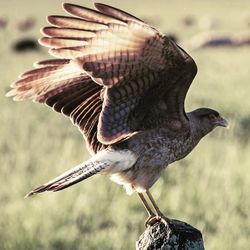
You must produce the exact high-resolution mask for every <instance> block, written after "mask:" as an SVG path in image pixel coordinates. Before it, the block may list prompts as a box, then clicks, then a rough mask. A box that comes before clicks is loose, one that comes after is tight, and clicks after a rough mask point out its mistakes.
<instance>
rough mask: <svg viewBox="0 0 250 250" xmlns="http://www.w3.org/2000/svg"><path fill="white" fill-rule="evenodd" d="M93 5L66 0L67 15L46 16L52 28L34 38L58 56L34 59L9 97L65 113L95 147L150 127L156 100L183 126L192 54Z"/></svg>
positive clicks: (122, 16)
mask: <svg viewBox="0 0 250 250" xmlns="http://www.w3.org/2000/svg"><path fill="white" fill-rule="evenodd" d="M95 6H96V8H97V10H92V9H89V8H86V7H81V6H78V5H75V4H68V3H65V4H64V5H63V8H64V10H65V11H66V12H67V13H69V14H70V15H71V16H69V17H65V16H56V15H53V16H49V17H48V21H49V23H50V24H51V25H52V26H49V27H45V28H43V29H42V33H43V35H44V37H42V38H41V39H40V40H39V42H40V43H41V44H42V45H44V46H47V47H49V48H50V50H49V53H50V54H51V55H53V56H54V57H56V58H58V59H53V60H51V59H50V60H45V61H41V62H38V63H36V64H35V68H36V69H34V70H31V71H28V72H26V73H24V74H22V75H21V76H20V79H19V80H18V81H16V82H15V83H14V84H12V87H13V90H11V91H10V92H9V93H8V94H7V95H8V96H14V99H15V100H24V99H32V100H34V101H37V102H41V103H46V104H48V105H49V106H51V107H52V108H53V109H54V110H55V111H57V112H61V113H63V114H65V115H67V116H69V117H70V119H71V120H72V122H73V123H74V124H75V125H77V126H78V127H79V129H80V130H81V132H82V133H83V135H84V136H85V138H86V141H87V143H88V145H89V146H90V149H91V150H92V151H94V152H96V150H99V149H101V148H103V147H106V146H105V145H110V144H112V143H115V142H118V141H120V140H122V139H124V138H126V137H128V136H130V135H131V134H132V133H133V132H135V131H138V130H140V129H142V128H143V129H147V124H149V123H147V121H149V120H150V118H152V116H148V115H147V114H152V113H153V112H148V110H149V109H150V110H151V109H152V110H153V108H152V107H156V106H157V103H159V102H164V103H165V105H166V106H167V109H166V110H167V119H168V120H170V121H171V119H177V120H179V121H180V122H181V123H182V124H185V123H187V120H186V117H185V111H184V99H185V96H186V93H187V90H188V88H189V86H190V84H191V82H192V79H193V77H194V76H195V73H196V65H195V63H194V62H193V61H192V60H191V57H190V56H189V55H188V54H187V53H186V52H185V51H183V50H182V49H181V48H179V47H178V46H177V45H176V44H175V43H174V42H172V41H171V40H169V39H168V37H166V36H164V35H163V34H162V33H160V32H159V31H157V30H156V29H154V28H152V27H150V26H149V25H147V24H146V23H144V22H143V21H142V20H140V19H138V18H136V17H134V16H132V15H131V14H129V13H126V12H124V11H122V10H119V9H117V8H114V7H111V6H108V5H104V4H100V3H96V4H95ZM151 120H152V119H151ZM142 124H145V125H142ZM154 125H155V126H156V123H154V122H152V121H150V126H154Z"/></svg>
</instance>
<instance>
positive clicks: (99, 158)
mask: <svg viewBox="0 0 250 250" xmlns="http://www.w3.org/2000/svg"><path fill="white" fill-rule="evenodd" d="M136 160H137V156H136V155H135V154H134V153H133V152H132V151H130V150H117V151H116V150H114V151H113V150H108V149H107V150H102V151H99V152H98V153H97V154H96V155H94V156H93V157H92V158H91V159H90V160H88V161H85V162H83V163H81V164H79V165H77V166H75V167H74V168H72V169H70V170H69V171H67V172H65V173H63V174H62V175H60V176H58V177H56V178H55V179H53V180H51V181H49V182H47V183H45V184H43V185H41V186H39V187H37V188H35V189H33V190H32V191H31V192H29V193H28V194H27V195H26V196H25V198H27V197H29V196H32V195H34V194H38V193H42V192H46V191H51V192H56V191H59V190H62V189H64V188H67V187H69V186H71V185H73V184H76V183H77V182H80V181H82V180H85V179H87V178H89V177H91V176H92V175H94V174H97V173H101V172H102V173H106V174H111V173H117V172H121V171H124V170H127V169H129V168H131V167H132V166H133V165H134V163H135V162H136Z"/></svg>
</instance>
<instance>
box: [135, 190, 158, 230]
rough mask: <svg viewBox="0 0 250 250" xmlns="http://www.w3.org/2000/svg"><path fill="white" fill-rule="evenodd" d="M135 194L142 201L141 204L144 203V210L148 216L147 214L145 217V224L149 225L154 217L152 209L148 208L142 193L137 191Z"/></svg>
mask: <svg viewBox="0 0 250 250" xmlns="http://www.w3.org/2000/svg"><path fill="white" fill-rule="evenodd" d="M137 194H138V196H139V197H140V199H141V201H142V203H143V205H144V207H145V209H146V211H147V213H148V216H149V217H148V218H147V220H146V221H145V226H147V225H150V224H151V223H150V222H151V221H152V219H153V218H156V215H155V213H154V212H153V211H152V209H151V208H150V206H149V205H148V203H147V201H146V199H145V197H144V195H143V194H142V193H137Z"/></svg>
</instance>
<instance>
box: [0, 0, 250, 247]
mask: <svg viewBox="0 0 250 250" xmlns="http://www.w3.org/2000/svg"><path fill="white" fill-rule="evenodd" d="M71 2H72V3H77V4H81V5H84V6H87V7H90V6H93V2H92V1H87V0H86V1H83V0H82V1H73V0H72V1H71ZM102 2H103V3H107V4H111V5H113V6H115V7H118V8H121V9H124V10H125V11H127V12H131V13H132V14H134V15H135V16H138V17H139V18H141V19H143V20H145V21H147V22H149V23H150V24H152V25H153V26H155V27H156V28H157V29H159V30H161V31H162V32H165V33H168V34H169V35H171V37H172V38H173V39H176V41H177V43H178V44H179V45H181V46H182V47H184V49H185V50H186V51H188V53H189V54H191V55H192V57H193V58H194V59H195V61H196V63H197V65H198V69H199V72H198V75H197V77H196V78H195V80H194V83H193V84H192V87H191V89H190V92H189V93H188V96H187V101H186V110H187V111H190V110H192V109H195V108H197V107H201V106H207V107H211V108H215V109H216V110H220V113H221V114H222V115H223V116H224V117H226V118H227V119H228V120H229V121H230V129H229V130H225V129H220V128H218V129H216V130H215V131H214V132H213V133H212V134H211V135H209V136H207V137H206V138H205V139H203V140H202V141H201V142H200V144H199V146H198V147H197V148H196V149H195V150H194V151H193V152H192V153H191V154H190V155H189V156H188V157H187V158H186V159H185V160H183V161H180V162H178V163H174V164H172V165H171V166H169V167H168V169H167V171H166V173H165V175H164V176H163V177H162V178H161V179H160V180H159V181H158V182H157V183H156V184H155V185H154V187H153V188H152V193H153V195H154V197H155V198H156V200H157V202H158V205H159V207H160V208H161V210H162V211H163V212H165V214H166V215H168V216H169V217H171V218H176V219H179V220H183V221H186V222H188V223H190V224H192V225H193V226H195V227H197V228H199V229H200V230H201V231H202V233H203V237H204V241H205V246H206V249H220V250H221V249H228V250H230V249H232V250H233V249H241V250H242V249H249V235H250V218H249V217H250V215H249V210H250V198H249V197H250V190H249V187H250V171H249V166H250V159H249V152H250V101H249V93H250V66H249V65H250V61H249V58H250V1H247V0H238V1H236V0H235V1H232V0H218V1H198V0H188V1H184V0H183V1H180V0H177V1H174V0H172V1H168V0H157V1H145V0H143V1H142V0H141V1H132V0H130V1H128V0H127V1H115V0H113V1H105V0H103V1H102ZM62 13H63V11H62V9H61V0H53V1H51V0H43V1H33V0H22V1H19V0H8V1H5V0H0V92H1V98H0V102H1V103H0V105H1V109H0V117H1V122H0V131H1V133H0V135H1V141H0V154H1V156H0V249H4V250H10V249H11V250H13V249H18V250H22V249H25V250H28V249H32V250H34V249H60V250H61V249H67V250H68V249H134V248H135V241H136V240H137V239H138V237H139V235H140V234H141V233H142V232H143V231H144V221H145V219H146V213H145V211H144V208H143V207H142V205H141V202H140V201H139V200H138V198H137V196H136V195H132V196H127V195H126V194H125V191H124V190H123V189H122V187H121V186H118V185H116V184H114V183H112V182H111V181H110V180H109V179H108V178H105V177H102V176H95V177H93V178H91V179H88V180H87V181H85V182H82V183H80V184H78V185H76V186H73V187H71V188H70V189H67V190H64V191H63V192H58V193H48V194H44V195H40V196H36V197H32V198H30V199H23V197H24V195H25V194H26V193H27V192H28V191H30V190H31V189H32V188H34V187H35V186H37V185H39V184H42V183H44V182H46V181H48V180H50V179H52V178H54V177H55V176H57V175H58V174H61V173H62V172H63V171H65V170H67V169H69V168H70V167H73V166H74V165H76V164H78V163H80V162H82V161H84V160H86V159H88V157H89V154H88V152H87V150H86V149H85V144H84V142H83V139H82V136H81V134H80V133H79V132H78V130H77V128H75V127H73V126H72V125H71V123H70V121H69V120H68V119H66V118H65V117H63V116H62V115H60V114H57V113H54V112H52V110H50V109H49V108H48V107H46V106H42V105H39V104H33V103H32V102H19V103H15V102H13V101H12V100H11V99H8V98H6V97H5V93H6V92H7V91H8V90H9V85H10V84H11V83H12V82H13V81H15V80H16V79H17V76H18V75H19V74H21V73H22V72H24V71H25V70H28V69H31V68H32V63H33V62H34V61H38V60H42V59H47V58H48V57H49V55H48V54H47V49H45V48H41V47H40V46H39V45H38V44H37V43H36V40H37V38H39V37H40V34H39V29H40V27H42V26H44V25H47V24H46V16H47V15H50V14H62Z"/></svg>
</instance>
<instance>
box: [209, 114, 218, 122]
mask: <svg viewBox="0 0 250 250" xmlns="http://www.w3.org/2000/svg"><path fill="white" fill-rule="evenodd" d="M208 117H209V119H210V120H212V121H214V120H217V116H216V115H215V114H209V116H208Z"/></svg>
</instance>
